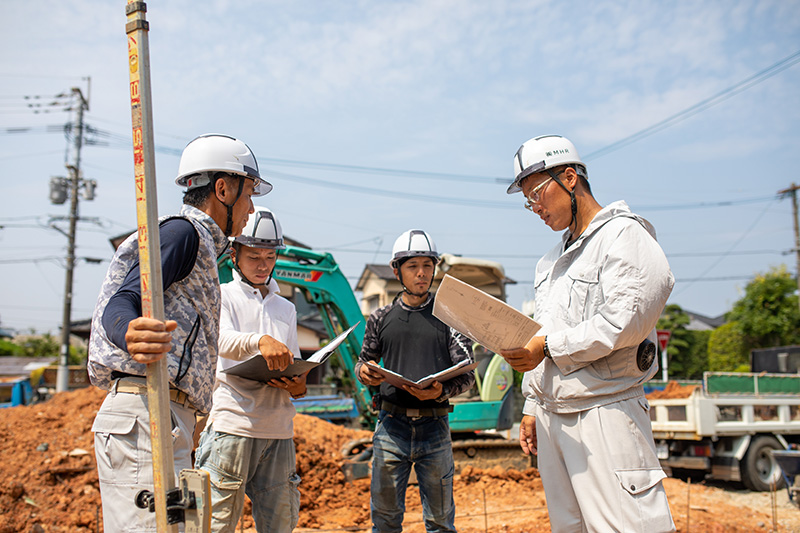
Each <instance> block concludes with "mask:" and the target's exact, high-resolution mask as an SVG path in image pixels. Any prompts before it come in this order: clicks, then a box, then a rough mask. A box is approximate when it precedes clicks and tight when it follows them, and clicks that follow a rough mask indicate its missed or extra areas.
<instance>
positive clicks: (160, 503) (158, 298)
mask: <svg viewBox="0 0 800 533" xmlns="http://www.w3.org/2000/svg"><path fill="white" fill-rule="evenodd" d="M125 12H126V14H127V24H126V25H125V32H126V33H127V34H128V66H129V69H130V97H131V122H132V126H133V162H134V174H135V179H136V218H137V229H138V235H139V265H140V277H141V293H142V316H144V317H148V318H154V319H157V320H161V321H164V294H163V281H162V277H161V252H160V250H161V247H160V239H159V234H158V202H157V199H156V173H155V150H154V148H155V146H154V143H153V107H152V100H151V96H150V50H149V45H148V31H149V25H148V23H147V20H146V18H145V13H146V12H147V6H146V5H145V3H144V2H135V1H133V0H128V3H127V6H126V8H125ZM169 401H170V400H169V372H168V369H167V360H166V358H162V359H160V360H158V361H156V362H154V363H150V364H148V365H147V402H148V410H149V414H150V438H151V447H152V450H153V480H154V489H153V492H152V493H150V492H149V491H142V492H140V493H139V494H138V495H137V496H136V502H135V503H136V505H138V506H139V507H142V508H149V509H150V510H151V511H153V510H154V511H155V515H156V526H157V529H158V531H159V532H162V531H167V532H171V531H177V525H175V524H177V523H178V522H182V521H184V519H186V522H187V524H186V526H187V527H186V531H187V532H189V531H208V530H209V529H210V518H211V517H210V512H206V511H210V506H209V503H210V502H209V498H208V495H209V494H210V487H209V482H208V474H207V473H204V472H200V471H195V470H192V471H186V470H184V471H182V472H181V479H180V481H181V488H176V486H175V463H174V459H173V452H172V431H171V430H172V418H171V416H170V409H169ZM187 509H191V510H192V512H189V513H186V512H185V511H186V510H187ZM203 514H206V515H207V516H202V515H203ZM199 515H200V516H199ZM190 517H191V518H192V519H193V520H192V521H191V522H192V523H190V520H189V518H190ZM195 520H199V522H200V523H196V522H195ZM192 526H194V527H192Z"/></svg>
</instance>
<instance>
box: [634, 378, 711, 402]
mask: <svg viewBox="0 0 800 533" xmlns="http://www.w3.org/2000/svg"><path fill="white" fill-rule="evenodd" d="M699 387H700V385H681V384H680V383H678V382H677V381H670V382H669V383H667V386H666V387H664V390H655V391H653V392H651V393H650V394H648V395H647V398H648V399H650V400H677V399H680V398H688V397H689V396H691V395H692V393H693V392H694V390H695V389H697V388H699Z"/></svg>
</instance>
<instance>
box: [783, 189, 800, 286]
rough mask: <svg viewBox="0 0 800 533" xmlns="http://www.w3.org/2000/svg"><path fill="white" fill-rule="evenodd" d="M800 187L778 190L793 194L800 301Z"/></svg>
mask: <svg viewBox="0 0 800 533" xmlns="http://www.w3.org/2000/svg"><path fill="white" fill-rule="evenodd" d="M798 189H800V185H795V184H794V183H792V186H791V187H789V188H788V189H784V190H782V191H778V194H780V195H782V196H787V195H789V194H791V195H792V222H793V223H794V253H795V257H796V258H797V271H796V272H797V291H798V301H800V220H798V218H797V217H798V214H797V190H798Z"/></svg>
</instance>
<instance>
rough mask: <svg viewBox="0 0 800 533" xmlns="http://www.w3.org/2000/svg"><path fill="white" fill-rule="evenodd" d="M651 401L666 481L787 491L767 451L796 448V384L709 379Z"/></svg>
mask: <svg viewBox="0 0 800 533" xmlns="http://www.w3.org/2000/svg"><path fill="white" fill-rule="evenodd" d="M648 399H649V402H650V405H651V410H650V419H651V423H652V428H653V437H654V438H655V441H656V447H657V450H658V455H659V459H660V460H661V464H662V466H663V467H664V469H665V470H667V472H668V473H669V472H670V471H671V473H672V475H673V476H675V477H678V476H681V475H697V474H704V475H706V476H710V477H712V478H715V479H722V480H730V481H741V482H742V483H743V484H744V485H745V486H746V487H747V488H749V489H750V490H755V491H766V490H770V489H771V488H772V487H773V486H774V487H776V488H779V487H782V486H783V485H784V479H783V477H782V476H781V470H780V467H779V466H778V464H777V462H776V461H775V459H774V458H773V456H772V453H771V451H772V450H786V449H796V448H798V445H800V376H798V375H787V374H767V373H760V374H753V373H728V372H706V373H705V375H704V377H703V382H702V384H700V385H696V386H684V387H681V386H679V385H678V386H676V387H669V386H668V387H667V389H665V390H664V391H661V393H651V394H650V395H648Z"/></svg>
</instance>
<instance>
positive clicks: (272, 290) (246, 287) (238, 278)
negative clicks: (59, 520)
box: [233, 269, 281, 300]
mask: <svg viewBox="0 0 800 533" xmlns="http://www.w3.org/2000/svg"><path fill="white" fill-rule="evenodd" d="M233 281H235V282H236V283H237V285H238V286H239V288H240V289H241V290H242V291H243V292H244V293H245V294H255V295H256V296H258V297H259V298H261V291H260V290H259V289H258V288H256V287H253V286H252V285H250V284H249V283H247V282H246V281H244V280H243V279H242V275H241V274H239V272H238V271H237V270H236V269H233ZM267 289H268V291H267V295H266V296H264V297H263V298H261V299H262V300H266V299H267V298H272V296H273V295H275V294H280V292H281V287H280V285H278V282H277V281H275V278H272V279H270V280H269V284H268V285H267Z"/></svg>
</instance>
